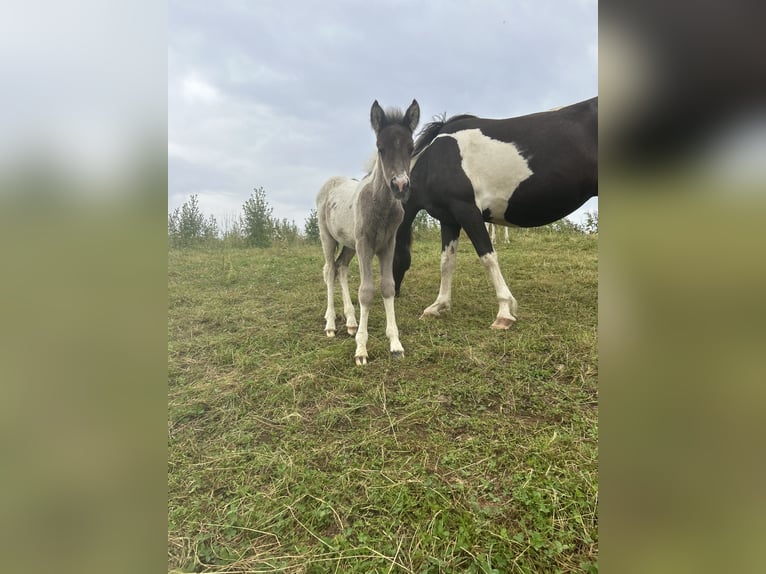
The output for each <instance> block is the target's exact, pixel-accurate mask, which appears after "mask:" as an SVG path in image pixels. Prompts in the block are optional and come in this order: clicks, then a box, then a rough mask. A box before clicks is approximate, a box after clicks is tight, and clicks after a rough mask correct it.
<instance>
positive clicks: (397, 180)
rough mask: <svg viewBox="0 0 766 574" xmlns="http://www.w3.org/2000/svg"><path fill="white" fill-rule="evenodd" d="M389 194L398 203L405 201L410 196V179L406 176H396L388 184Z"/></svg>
mask: <svg viewBox="0 0 766 574" xmlns="http://www.w3.org/2000/svg"><path fill="white" fill-rule="evenodd" d="M389 185H390V187H391V192H392V193H393V194H394V197H395V198H396V199H398V200H399V201H407V198H408V197H409V196H410V178H409V176H407V175H396V176H394V177H392V178H391V181H390V182H389Z"/></svg>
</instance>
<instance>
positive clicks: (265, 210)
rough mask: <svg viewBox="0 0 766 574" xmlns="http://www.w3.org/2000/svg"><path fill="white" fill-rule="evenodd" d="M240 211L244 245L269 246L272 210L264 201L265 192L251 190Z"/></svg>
mask: <svg viewBox="0 0 766 574" xmlns="http://www.w3.org/2000/svg"><path fill="white" fill-rule="evenodd" d="M242 209H243V212H244V213H243V216H242V233H243V235H244V237H245V243H247V245H252V246H255V247H268V246H270V245H271V240H272V237H273V236H274V227H275V226H274V221H273V219H272V213H273V212H274V208H272V207H271V206H270V205H269V203H268V202H267V201H266V191H265V190H264V189H263V187H257V188H255V189H253V193H252V194H251V195H250V197H249V198H248V200H247V201H245V204H244V205H243V206H242Z"/></svg>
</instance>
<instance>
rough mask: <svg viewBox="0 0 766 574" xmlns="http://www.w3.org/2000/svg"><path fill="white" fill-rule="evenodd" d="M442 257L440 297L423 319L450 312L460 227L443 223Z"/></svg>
mask: <svg viewBox="0 0 766 574" xmlns="http://www.w3.org/2000/svg"><path fill="white" fill-rule="evenodd" d="M441 232H442V257H441V275H442V278H441V283H440V284H439V296H438V297H436V301H434V302H433V303H432V304H431V305H429V306H428V307H426V309H425V311H423V314H422V315H421V316H420V318H421V319H424V318H425V317H438V316H439V315H441V313H442V311H449V308H450V305H451V303H452V275H453V274H454V273H455V265H456V264H457V244H458V239H459V237H460V226H459V225H447V224H446V223H442V225H441Z"/></svg>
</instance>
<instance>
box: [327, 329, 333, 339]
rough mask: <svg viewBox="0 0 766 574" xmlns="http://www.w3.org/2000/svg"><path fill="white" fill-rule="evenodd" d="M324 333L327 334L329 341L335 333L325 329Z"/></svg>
mask: <svg viewBox="0 0 766 574" xmlns="http://www.w3.org/2000/svg"><path fill="white" fill-rule="evenodd" d="M325 333H327V337H328V338H330V339H332V338H333V337H335V331H333V330H332V329H327V330H326V331H325Z"/></svg>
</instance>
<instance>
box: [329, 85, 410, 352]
mask: <svg viewBox="0 0 766 574" xmlns="http://www.w3.org/2000/svg"><path fill="white" fill-rule="evenodd" d="M419 119H420V107H419V106H418V102H417V101H416V100H412V104H410V107H409V108H407V111H406V112H405V113H404V114H402V112H401V111H400V110H396V109H391V110H388V111H387V112H384V111H383V109H382V108H381V107H380V105H379V104H378V101H377V100H375V102H374V103H373V104H372V109H371V110H370V123H371V124H372V129H373V130H374V131H375V136H376V138H377V154H376V156H375V160H374V164H373V166H372V170H371V171H370V173H369V174H367V175H366V176H365V177H364V179H362V180H361V181H359V182H357V181H356V180H352V179H348V178H345V177H332V178H330V179H329V180H328V181H327V182H326V183H325V184H324V185H323V186H322V188H321V189H320V190H319V193H318V194H317V218H318V220H319V237H320V239H321V240H322V250H323V252H324V258H325V265H324V280H325V283H326V284H327V311H326V312H325V320H326V323H325V333H327V336H328V337H334V336H335V306H334V293H333V288H334V284H335V279H336V277H338V278H339V279H340V284H341V290H342V294H343V312H344V314H345V316H346V328H347V329H348V333H349V335H354V334H356V352H355V354H354V360H355V362H356V364H357V365H366V364H367V356H368V355H367V338H368V336H367V319H368V317H369V313H370V305H371V304H372V299H373V295H374V291H375V288H374V286H373V279H372V258H373V256H377V258H378V263H379V267H380V289H381V292H382V294H383V306H384V307H385V310H386V335H387V336H388V339H389V342H390V350H391V356H392V357H394V358H401V357H403V356H404V348H403V347H402V343H401V341H399V329H398V327H397V326H396V316H395V314H394V279H393V274H392V263H393V257H394V243H395V238H396V230H397V228H398V227H399V224H400V223H401V221H402V218H403V216H404V207H403V206H402V202H404V201H406V200H407V198H408V196H409V193H410V160H411V157H412V153H413V147H414V144H413V135H412V134H413V132H414V131H415V128H416V127H417V125H418V121H419ZM338 247H340V248H341V250H340V254H339V255H338V257H337V259H335V253H336V251H337V249H338ZM354 253H359V275H360V280H361V282H360V285H359V325H358V328H357V323H356V318H355V317H354V306H353V304H352V303H351V296H350V295H349V291H348V264H349V262H350V261H351V259H352V258H353V257H354Z"/></svg>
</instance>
